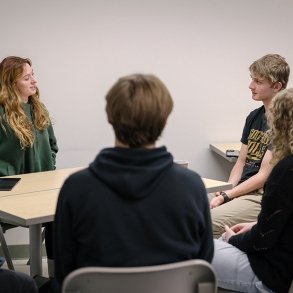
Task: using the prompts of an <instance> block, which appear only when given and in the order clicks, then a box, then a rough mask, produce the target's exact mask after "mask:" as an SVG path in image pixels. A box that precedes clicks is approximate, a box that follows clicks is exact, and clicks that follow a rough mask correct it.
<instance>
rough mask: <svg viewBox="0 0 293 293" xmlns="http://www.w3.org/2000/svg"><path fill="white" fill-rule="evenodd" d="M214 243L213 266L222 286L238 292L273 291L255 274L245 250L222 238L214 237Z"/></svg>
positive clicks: (260, 292) (256, 292)
mask: <svg viewBox="0 0 293 293" xmlns="http://www.w3.org/2000/svg"><path fill="white" fill-rule="evenodd" d="M214 245H215V253H214V259H213V261H212V266H213V267H214V269H215V272H216V276H217V282H218V286H219V287H220V288H224V289H227V290H233V291H237V292H248V293H273V291H271V290H270V289H268V288H267V287H266V286H265V285H264V284H263V283H262V282H261V281H260V280H259V279H258V277H257V276H256V275H255V273H254V272H253V270H252V268H251V266H250V263H249V260H248V257H247V255H246V253H245V252H243V251H241V250H239V249H238V248H236V247H235V246H233V245H231V244H229V243H226V242H224V241H222V240H221V239H214Z"/></svg>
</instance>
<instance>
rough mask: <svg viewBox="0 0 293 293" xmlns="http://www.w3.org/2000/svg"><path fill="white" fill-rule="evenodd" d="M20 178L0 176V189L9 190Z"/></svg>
mask: <svg viewBox="0 0 293 293" xmlns="http://www.w3.org/2000/svg"><path fill="white" fill-rule="evenodd" d="M19 180H20V178H16V177H15V178H1V177H0V191H9V190H11V189H12V188H13V187H14V186H15V185H16V184H17V183H18V181H19Z"/></svg>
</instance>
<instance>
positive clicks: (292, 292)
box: [288, 280, 293, 293]
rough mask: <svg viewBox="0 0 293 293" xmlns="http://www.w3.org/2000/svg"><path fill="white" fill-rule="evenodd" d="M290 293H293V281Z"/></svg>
mask: <svg viewBox="0 0 293 293" xmlns="http://www.w3.org/2000/svg"><path fill="white" fill-rule="evenodd" d="M288 293H293V280H292V283H291V287H290V289H289V291H288Z"/></svg>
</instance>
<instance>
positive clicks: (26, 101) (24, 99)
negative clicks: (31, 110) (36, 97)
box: [21, 97, 29, 104]
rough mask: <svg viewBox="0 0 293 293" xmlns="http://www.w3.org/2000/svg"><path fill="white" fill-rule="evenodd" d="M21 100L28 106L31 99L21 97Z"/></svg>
mask: <svg viewBox="0 0 293 293" xmlns="http://www.w3.org/2000/svg"><path fill="white" fill-rule="evenodd" d="M21 99H22V101H23V102H24V103H25V104H27V103H28V99H29V97H21Z"/></svg>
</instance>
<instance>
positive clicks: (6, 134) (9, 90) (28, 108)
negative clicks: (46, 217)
mask: <svg viewBox="0 0 293 293" xmlns="http://www.w3.org/2000/svg"><path fill="white" fill-rule="evenodd" d="M57 151H58V146H57V141H56V138H55V135H54V131H53V127H52V124H51V121H50V117H49V113H48V111H47V109H46V107H45V106H44V104H43V103H42V102H41V101H40V96H39V90H38V87H37V81H36V78H35V76H34V71H33V68H32V62H31V60H30V59H27V58H20V57H16V56H10V57H7V58H5V59H3V60H2V62H1V63H0V176H8V175H18V174H24V173H32V172H42V171H50V170H54V169H55V158H56V153H57ZM45 227H46V233H45V244H46V249H47V257H48V265H49V266H48V267H49V274H50V271H51V269H50V267H53V261H51V260H53V253H52V244H51V241H52V236H51V234H52V223H47V224H45ZM50 263H51V265H50Z"/></svg>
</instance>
